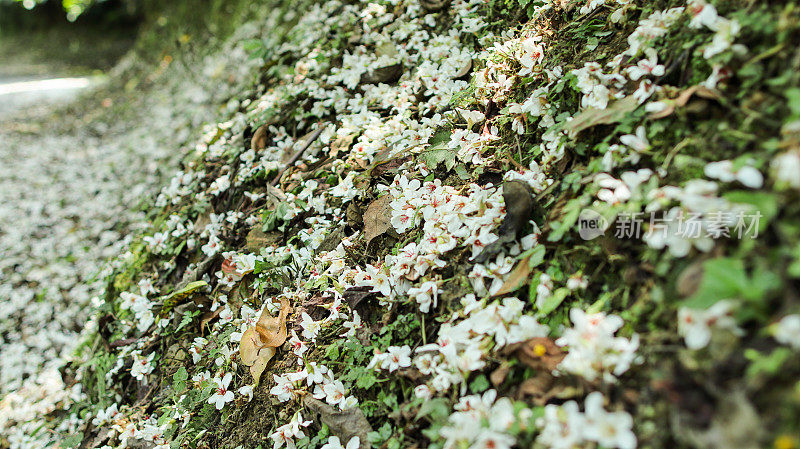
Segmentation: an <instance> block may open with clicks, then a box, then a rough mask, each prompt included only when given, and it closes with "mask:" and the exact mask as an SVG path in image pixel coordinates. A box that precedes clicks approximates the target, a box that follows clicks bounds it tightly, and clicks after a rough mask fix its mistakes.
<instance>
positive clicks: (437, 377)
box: [370, 295, 549, 397]
mask: <svg viewBox="0 0 800 449" xmlns="http://www.w3.org/2000/svg"><path fill="white" fill-rule="evenodd" d="M462 304H463V305H464V309H463V311H462V312H460V313H459V314H456V315H454V316H453V317H452V318H451V321H448V322H446V323H443V324H442V326H441V328H440V329H439V334H438V337H437V339H436V341H435V342H434V343H430V344H427V345H423V346H420V347H418V348H417V349H416V353H417V355H416V356H415V357H414V359H413V363H414V366H415V367H416V368H417V369H418V370H419V372H420V373H422V374H423V375H425V376H426V377H429V378H430V380H429V381H428V382H427V383H426V384H425V385H420V386H419V387H418V388H417V390H416V394H417V395H418V396H421V397H428V396H430V395H431V394H432V393H434V392H444V391H447V390H448V389H450V388H451V386H454V385H461V387H462V390H463V389H464V388H466V384H465V383H464V382H465V380H466V378H467V376H469V374H470V373H471V372H473V371H475V370H479V369H481V368H483V367H484V366H486V360H485V355H486V349H485V348H486V347H487V343H488V345H489V346H491V345H494V346H495V347H502V346H506V345H509V344H513V343H519V342H522V341H526V340H528V339H531V338H534V337H545V336H547V334H548V333H549V328H548V327H547V326H544V325H542V324H539V323H538V322H537V321H536V319H535V318H533V317H532V316H530V315H524V314H523V313H522V309H523V307H524V303H523V302H522V301H520V300H519V299H517V298H505V299H503V300H502V302H500V303H498V302H497V301H495V302H492V303H490V304H486V301H485V300H476V299H475V297H474V295H468V296H467V297H465V298H464V299H463V300H462ZM410 354H411V348H409V347H408V346H405V347H389V348H388V349H387V350H386V351H385V352H382V353H378V354H375V355H374V357H373V359H372V362H371V363H370V366H374V367H379V368H381V369H385V370H389V371H394V370H396V369H399V368H405V367H409V366H410V365H411V363H412V360H411V359H410Z"/></svg>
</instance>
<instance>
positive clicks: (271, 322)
mask: <svg viewBox="0 0 800 449" xmlns="http://www.w3.org/2000/svg"><path fill="white" fill-rule="evenodd" d="M289 309H290V306H289V300H288V299H286V298H281V310H280V312H279V313H278V316H277V317H273V316H272V315H270V314H269V312H268V311H267V310H266V309H264V311H263V312H261V316H260V317H259V318H258V322H256V325H255V326H253V327H248V328H247V330H245V332H244V334H243V335H242V340H241V341H240V342H239V356H241V358H242V363H244V364H245V365H247V366H249V367H250V374H252V375H253V379H255V382H256V384H258V381H259V379H260V378H261V373H263V372H264V369H265V368H266V367H267V364H268V363H269V361H270V360H271V359H272V357H273V356H275V353H276V352H277V350H276V349H275V348H277V347H278V346H280V345H282V344H283V342H285V341H286V337H287V330H286V317H287V315H288V313H289Z"/></svg>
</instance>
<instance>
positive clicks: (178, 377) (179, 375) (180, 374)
mask: <svg viewBox="0 0 800 449" xmlns="http://www.w3.org/2000/svg"><path fill="white" fill-rule="evenodd" d="M188 378H189V373H187V372H186V368H184V367H180V369H178V371H175V374H173V375H172V379H173V380H175V381H176V382H178V381H182V380H186V379H188Z"/></svg>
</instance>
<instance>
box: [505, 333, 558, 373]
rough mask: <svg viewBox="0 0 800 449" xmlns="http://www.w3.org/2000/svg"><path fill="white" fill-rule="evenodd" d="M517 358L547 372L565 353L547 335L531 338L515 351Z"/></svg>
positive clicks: (552, 368)
mask: <svg viewBox="0 0 800 449" xmlns="http://www.w3.org/2000/svg"><path fill="white" fill-rule="evenodd" d="M516 354H517V357H519V360H520V361H521V362H522V363H524V364H526V365H528V366H530V367H531V368H534V369H543V370H546V371H548V372H550V371H553V370H554V369H556V367H557V366H558V364H559V363H561V361H562V360H564V357H566V356H567V354H566V353H565V352H564V350H563V349H561V348H560V347H559V346H558V345H556V343H555V342H554V341H553V340H552V339H551V338H547V337H536V338H531V339H530V340H527V341H526V342H524V343H523V344H522V345H521V346H520V347H519V349H517V351H516Z"/></svg>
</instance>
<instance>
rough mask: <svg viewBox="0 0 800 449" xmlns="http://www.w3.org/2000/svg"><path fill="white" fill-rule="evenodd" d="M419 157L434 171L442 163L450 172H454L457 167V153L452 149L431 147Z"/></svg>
mask: <svg viewBox="0 0 800 449" xmlns="http://www.w3.org/2000/svg"><path fill="white" fill-rule="evenodd" d="M419 157H420V158H421V159H422V161H423V162H425V165H426V166H427V167H428V168H429V169H431V170H433V169H435V168H436V167H438V166H439V165H441V164H442V163H444V166H445V168H446V169H448V170H452V169H453V167H455V165H456V152H455V150H451V149H450V148H444V147H440V148H435V147H431V148H428V149H427V150H424V151H422V152H420V153H419Z"/></svg>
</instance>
